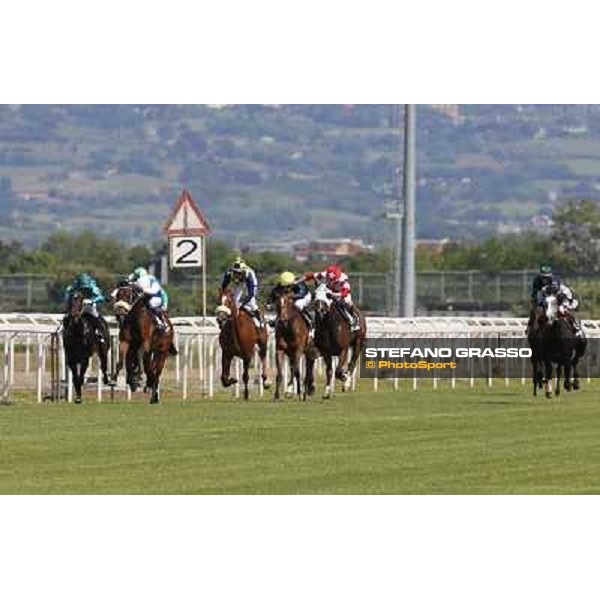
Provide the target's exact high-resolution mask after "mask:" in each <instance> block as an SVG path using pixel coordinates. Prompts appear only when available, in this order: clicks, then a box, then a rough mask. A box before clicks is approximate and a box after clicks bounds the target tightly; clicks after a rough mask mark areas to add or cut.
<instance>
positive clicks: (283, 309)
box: [275, 291, 294, 323]
mask: <svg viewBox="0 0 600 600" xmlns="http://www.w3.org/2000/svg"><path fill="white" fill-rule="evenodd" d="M293 305H294V301H293V299H292V296H291V294H290V292H286V291H283V292H282V293H280V294H278V295H277V297H276V300H275V308H276V310H277V318H278V320H279V321H280V322H281V323H287V322H288V321H289V320H290V312H291V308H292V306H293Z"/></svg>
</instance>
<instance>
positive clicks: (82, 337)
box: [63, 292, 110, 404]
mask: <svg viewBox="0 0 600 600" xmlns="http://www.w3.org/2000/svg"><path fill="white" fill-rule="evenodd" d="M87 302H90V300H87V299H86V298H85V297H84V295H83V294H82V293H81V292H76V293H75V294H74V296H73V298H72V300H71V306H70V309H69V314H68V315H67V316H66V317H65V318H64V320H63V344H64V347H65V358H66V362H67V365H68V367H69V369H70V370H71V373H72V375H73V387H74V388H75V403H77V404H79V403H80V402H81V388H82V386H83V383H84V381H85V373H86V371H87V368H88V366H89V363H90V358H91V357H92V356H93V355H94V354H97V355H98V357H99V359H100V369H101V370H102V379H103V382H104V385H108V383H109V380H108V360H107V358H108V348H109V343H110V333H109V330H108V325H107V324H106V321H105V320H104V319H103V318H102V317H100V326H101V327H102V338H101V339H98V337H97V336H96V333H95V331H94V325H93V324H92V322H91V320H90V318H88V317H87V315H86V314H85V313H84V308H85V306H86V303H87Z"/></svg>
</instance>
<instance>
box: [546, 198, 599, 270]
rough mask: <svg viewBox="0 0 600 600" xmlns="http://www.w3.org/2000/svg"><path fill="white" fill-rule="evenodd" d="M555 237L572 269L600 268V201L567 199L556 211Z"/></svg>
mask: <svg viewBox="0 0 600 600" xmlns="http://www.w3.org/2000/svg"><path fill="white" fill-rule="evenodd" d="M553 218H554V230H553V233H552V239H553V241H554V243H555V244H556V245H557V246H558V247H559V248H560V251H561V252H560V254H561V256H563V257H564V261H565V262H566V264H567V265H568V267H570V268H571V269H572V270H577V271H599V270H600V205H599V204H598V202H596V201H594V200H568V201H566V202H565V203H563V204H562V205H561V206H559V207H558V208H557V209H556V211H555V212H554V215H553Z"/></svg>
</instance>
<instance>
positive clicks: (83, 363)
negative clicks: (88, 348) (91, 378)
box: [75, 356, 90, 402]
mask: <svg viewBox="0 0 600 600" xmlns="http://www.w3.org/2000/svg"><path fill="white" fill-rule="evenodd" d="M89 364H90V357H89V356H82V357H81V360H80V362H79V365H78V366H79V376H78V377H77V384H76V386H75V390H76V392H77V400H79V401H80V402H81V388H82V387H83V384H84V383H85V373H86V371H87V369H88V365H89Z"/></svg>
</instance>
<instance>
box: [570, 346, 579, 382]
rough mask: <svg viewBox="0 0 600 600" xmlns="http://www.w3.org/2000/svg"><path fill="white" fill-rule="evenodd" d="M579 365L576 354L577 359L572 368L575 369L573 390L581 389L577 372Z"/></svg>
mask: <svg viewBox="0 0 600 600" xmlns="http://www.w3.org/2000/svg"><path fill="white" fill-rule="evenodd" d="M578 364H579V356H578V355H577V354H575V358H574V359H573V363H572V365H571V366H572V367H573V386H572V387H573V389H574V390H578V389H579V371H578V370H577V365H578Z"/></svg>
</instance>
